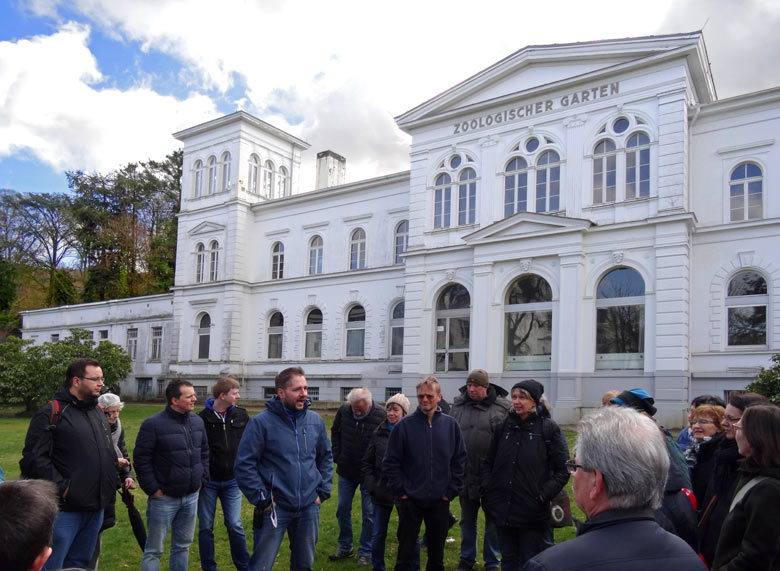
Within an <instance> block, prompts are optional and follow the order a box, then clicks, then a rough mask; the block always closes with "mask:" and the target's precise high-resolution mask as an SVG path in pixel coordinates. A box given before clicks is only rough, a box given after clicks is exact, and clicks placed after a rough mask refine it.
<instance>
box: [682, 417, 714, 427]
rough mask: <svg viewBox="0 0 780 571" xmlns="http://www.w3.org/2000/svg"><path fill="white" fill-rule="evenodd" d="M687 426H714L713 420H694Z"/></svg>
mask: <svg viewBox="0 0 780 571" xmlns="http://www.w3.org/2000/svg"><path fill="white" fill-rule="evenodd" d="M688 424H690V425H691V426H695V425H697V424H705V425H706V424H715V421H714V420H710V419H709V418H697V419H696V420H692V421H690V422H689V423H688Z"/></svg>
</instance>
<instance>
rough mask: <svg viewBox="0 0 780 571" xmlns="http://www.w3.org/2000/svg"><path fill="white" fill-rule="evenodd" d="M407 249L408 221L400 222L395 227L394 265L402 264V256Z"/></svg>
mask: <svg viewBox="0 0 780 571" xmlns="http://www.w3.org/2000/svg"><path fill="white" fill-rule="evenodd" d="M408 247H409V221H408V220H401V221H400V222H399V223H398V225H397V226H396V227H395V258H394V260H393V262H394V263H396V264H403V263H404V254H405V253H406V250H407V248H408Z"/></svg>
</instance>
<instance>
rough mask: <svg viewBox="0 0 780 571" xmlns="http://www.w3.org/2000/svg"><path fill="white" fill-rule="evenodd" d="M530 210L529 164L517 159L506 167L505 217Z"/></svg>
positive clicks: (522, 159) (521, 158)
mask: <svg viewBox="0 0 780 571" xmlns="http://www.w3.org/2000/svg"><path fill="white" fill-rule="evenodd" d="M527 210H528V162H527V161H526V160H525V159H524V158H523V157H515V158H514V159H512V160H511V161H509V162H508V163H507V165H506V173H505V175H504V216H505V217H507V216H512V215H513V214H517V213H518V212H525V211H527Z"/></svg>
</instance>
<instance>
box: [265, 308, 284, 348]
mask: <svg viewBox="0 0 780 571" xmlns="http://www.w3.org/2000/svg"><path fill="white" fill-rule="evenodd" d="M283 340H284V316H283V315H282V312H281V311H275V312H273V314H271V318H270V319H269V320H268V358H269V359H281V358H282V341H283Z"/></svg>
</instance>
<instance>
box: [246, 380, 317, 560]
mask: <svg viewBox="0 0 780 571" xmlns="http://www.w3.org/2000/svg"><path fill="white" fill-rule="evenodd" d="M309 404H310V401H309V394H308V385H307V384H306V377H305V376H304V374H303V369H301V368H300V367H290V368H287V369H285V370H283V371H282V372H281V373H279V374H278V375H277V376H276V396H275V397H273V398H272V399H271V400H269V401H268V402H267V403H266V407H267V408H268V410H266V411H265V412H262V413H260V414H258V415H255V416H254V417H252V419H250V421H249V424H248V425H247V427H246V430H245V431H244V435H243V437H242V438H241V442H240V443H239V445H238V454H237V456H236V463H235V466H234V471H235V476H236V481H237V482H238V486H239V487H240V488H241V491H242V492H243V493H244V495H245V496H246V498H247V500H249V502H250V503H251V504H253V505H254V506H255V517H254V521H253V528H254V550H253V551H254V552H253V553H252V557H251V558H250V561H249V568H250V569H251V570H252V571H259V570H265V569H271V568H272V567H273V565H274V560H275V559H276V554H277V553H278V552H279V546H280V545H281V543H282V539H283V538H284V532H285V531H287V535H288V536H289V538H290V567H289V568H290V570H291V571H298V570H304V569H311V568H312V564H313V563H314V548H315V545H316V543H317V534H318V531H319V523H320V504H321V503H322V502H323V501H325V500H327V499H328V498H329V497H330V490H331V485H332V484H333V456H332V453H331V448H330V441H329V440H328V433H327V430H326V429H325V423H324V422H323V420H322V418H321V417H320V416H319V415H318V414H316V413H315V412H312V411H310V410H308V408H309Z"/></svg>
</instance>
